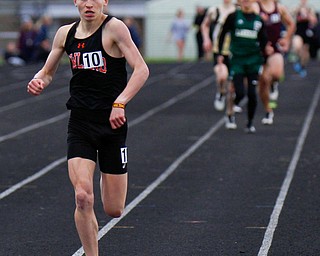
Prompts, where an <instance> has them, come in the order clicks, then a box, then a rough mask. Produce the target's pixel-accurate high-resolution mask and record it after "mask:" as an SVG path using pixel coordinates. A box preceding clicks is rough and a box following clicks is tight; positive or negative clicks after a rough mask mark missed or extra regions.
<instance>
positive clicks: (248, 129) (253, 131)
mask: <svg viewBox="0 0 320 256" xmlns="http://www.w3.org/2000/svg"><path fill="white" fill-rule="evenodd" d="M245 132H246V133H255V132H256V128H255V127H254V126H253V125H250V126H248V127H246V128H245Z"/></svg>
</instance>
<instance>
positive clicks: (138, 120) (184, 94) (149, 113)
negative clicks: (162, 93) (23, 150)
mask: <svg viewBox="0 0 320 256" xmlns="http://www.w3.org/2000/svg"><path fill="white" fill-rule="evenodd" d="M211 82H213V78H212V77H209V78H207V79H205V80H204V81H202V82H200V83H198V84H196V85H194V86H193V87H191V88H190V89H188V90H186V91H184V92H182V93H180V94H178V95H177V96H175V97H173V98H171V99H169V100H168V101H166V102H164V103H163V104H161V105H159V106H157V107H155V108H153V109H151V110H149V111H147V112H146V113H144V114H142V115H141V116H140V117H138V118H136V119H134V120H132V121H131V122H129V126H130V127H131V126H134V125H137V124H139V123H141V122H142V121H144V120H146V119H147V118H149V117H151V116H153V115H155V114H156V113H158V112H160V111H162V110H164V109H166V108H168V107H170V106H171V105H173V104H175V103H177V102H178V101H180V100H182V99H184V98H186V97H188V96H190V95H192V94H193V93H195V92H197V91H199V90H200V89H202V88H204V87H206V86H208V85H209V84H210V83H211ZM57 93H60V92H57ZM0 112H1V108H0ZM68 115H69V112H68V111H67V112H65V113H63V114H60V115H58V116H55V117H52V118H49V119H47V120H44V121H41V122H38V123H35V124H33V125H30V126H27V127H24V128H22V129H20V130H17V131H15V132H12V133H9V134H6V135H3V136H0V143H1V142H3V141H6V140H8V139H12V138H14V137H17V136H19V135H21V134H24V133H27V132H30V131H33V130H35V129H38V128H40V127H43V126H46V125H49V124H52V123H55V122H58V121H60V120H62V119H64V118H67V117H68Z"/></svg>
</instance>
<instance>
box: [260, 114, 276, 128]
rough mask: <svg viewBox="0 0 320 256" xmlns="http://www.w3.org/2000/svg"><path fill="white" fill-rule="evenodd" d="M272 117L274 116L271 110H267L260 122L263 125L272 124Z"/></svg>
mask: <svg viewBox="0 0 320 256" xmlns="http://www.w3.org/2000/svg"><path fill="white" fill-rule="evenodd" d="M273 117H274V113H273V111H271V112H268V113H267V114H266V116H265V117H264V118H263V119H262V120H261V123H262V124H265V125H271V124H273Z"/></svg>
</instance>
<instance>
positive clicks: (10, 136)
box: [0, 111, 69, 143]
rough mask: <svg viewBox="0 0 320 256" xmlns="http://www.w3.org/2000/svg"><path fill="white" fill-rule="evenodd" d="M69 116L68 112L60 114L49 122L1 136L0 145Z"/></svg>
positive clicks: (42, 122)
mask: <svg viewBox="0 0 320 256" xmlns="http://www.w3.org/2000/svg"><path fill="white" fill-rule="evenodd" d="M68 116H69V111H67V112H65V113H63V114H60V115H58V116H55V117H52V118H49V119H47V120H44V121H41V122H39V123H35V124H33V125H29V126H27V127H24V128H22V129H20V130H17V131H14V132H12V133H9V134H6V135H3V136H0V143H1V142H3V141H5V140H9V139H12V138H15V137H17V136H19V135H21V134H24V133H27V132H30V131H33V130H35V129H38V128H40V127H43V126H46V125H49V124H53V123H55V122H58V121H60V120H62V119H64V118H66V117H68Z"/></svg>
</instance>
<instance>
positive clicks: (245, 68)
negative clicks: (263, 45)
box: [230, 58, 263, 79]
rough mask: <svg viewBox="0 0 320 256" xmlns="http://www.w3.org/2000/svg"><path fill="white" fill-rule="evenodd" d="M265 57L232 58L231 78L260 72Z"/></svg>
mask: <svg viewBox="0 0 320 256" xmlns="http://www.w3.org/2000/svg"><path fill="white" fill-rule="evenodd" d="M262 64H263V59H262V58H257V59H251V60H250V59H249V58H248V59H244V58H232V59H231V60H230V78H231V79H232V77H233V76H234V75H239V74H244V75H247V74H260V73H261V72H262Z"/></svg>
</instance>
